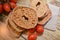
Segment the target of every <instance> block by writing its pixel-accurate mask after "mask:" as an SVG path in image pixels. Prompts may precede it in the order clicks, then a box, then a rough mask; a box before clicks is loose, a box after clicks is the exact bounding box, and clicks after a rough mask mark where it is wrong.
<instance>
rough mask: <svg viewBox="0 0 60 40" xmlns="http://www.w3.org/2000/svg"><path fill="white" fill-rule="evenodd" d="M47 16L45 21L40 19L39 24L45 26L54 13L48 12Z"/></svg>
mask: <svg viewBox="0 0 60 40" xmlns="http://www.w3.org/2000/svg"><path fill="white" fill-rule="evenodd" d="M47 14H48V15H47V16H46V17H44V18H43V19H41V18H38V24H41V25H44V24H46V23H47V22H48V21H49V19H50V18H51V17H52V13H51V10H50V9H49V10H48V12H47Z"/></svg>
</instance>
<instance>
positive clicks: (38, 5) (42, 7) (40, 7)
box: [31, 0, 48, 18]
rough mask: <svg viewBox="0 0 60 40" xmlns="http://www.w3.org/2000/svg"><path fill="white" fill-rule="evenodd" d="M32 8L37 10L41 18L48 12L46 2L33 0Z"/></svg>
mask: <svg viewBox="0 0 60 40" xmlns="http://www.w3.org/2000/svg"><path fill="white" fill-rule="evenodd" d="M31 7H33V8H34V9H35V10H36V12H37V16H38V17H39V18H41V17H43V16H44V15H45V13H46V12H47V10H48V8H47V6H46V2H45V1H44V0H31Z"/></svg>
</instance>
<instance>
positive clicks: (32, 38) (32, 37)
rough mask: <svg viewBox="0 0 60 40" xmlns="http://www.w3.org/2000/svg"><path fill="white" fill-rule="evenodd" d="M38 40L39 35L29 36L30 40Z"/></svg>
mask: <svg viewBox="0 0 60 40" xmlns="http://www.w3.org/2000/svg"><path fill="white" fill-rule="evenodd" d="M36 39H37V34H30V35H29V36H28V40H36Z"/></svg>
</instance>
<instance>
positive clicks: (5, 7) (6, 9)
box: [3, 3, 10, 12]
mask: <svg viewBox="0 0 60 40" xmlns="http://www.w3.org/2000/svg"><path fill="white" fill-rule="evenodd" d="M3 9H4V10H5V11H6V12H10V5H9V4H8V3H4V4H3Z"/></svg>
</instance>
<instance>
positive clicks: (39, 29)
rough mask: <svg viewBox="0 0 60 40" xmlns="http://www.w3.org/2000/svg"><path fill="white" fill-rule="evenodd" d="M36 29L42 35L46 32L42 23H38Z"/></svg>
mask: <svg viewBox="0 0 60 40" xmlns="http://www.w3.org/2000/svg"><path fill="white" fill-rule="evenodd" d="M36 31H37V32H38V33H39V34H40V35H41V34H43V32H44V28H43V26H42V25H37V26H36Z"/></svg>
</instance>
